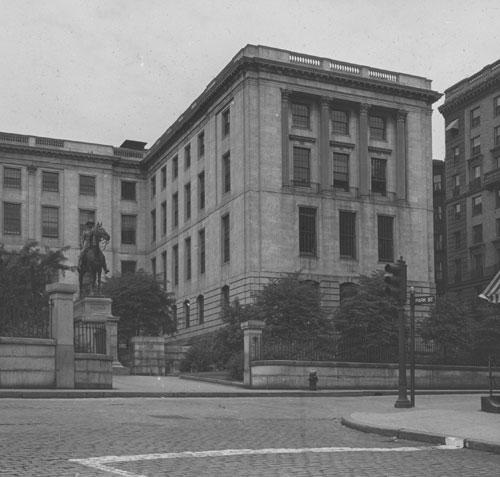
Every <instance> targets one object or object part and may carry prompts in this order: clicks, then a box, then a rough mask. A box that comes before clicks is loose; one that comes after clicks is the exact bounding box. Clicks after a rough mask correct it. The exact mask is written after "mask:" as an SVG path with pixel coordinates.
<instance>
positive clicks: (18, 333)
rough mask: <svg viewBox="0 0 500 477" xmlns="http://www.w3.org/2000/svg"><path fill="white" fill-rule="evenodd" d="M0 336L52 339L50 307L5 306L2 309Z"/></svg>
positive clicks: (0, 309) (0, 313) (0, 308)
mask: <svg viewBox="0 0 500 477" xmlns="http://www.w3.org/2000/svg"><path fill="white" fill-rule="evenodd" d="M0 336H3V337H9V338H12V337H15V338H50V308H49V305H45V306H43V305H42V306H40V305H39V304H38V305H36V304H33V305H24V306H23V305H19V306H18V305H5V306H2V307H0Z"/></svg>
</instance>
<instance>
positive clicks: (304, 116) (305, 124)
mask: <svg viewBox="0 0 500 477" xmlns="http://www.w3.org/2000/svg"><path fill="white" fill-rule="evenodd" d="M292 126H293V127H296V128H303V129H309V127H310V114H309V106H308V105H307V104H299V103H293V104H292Z"/></svg>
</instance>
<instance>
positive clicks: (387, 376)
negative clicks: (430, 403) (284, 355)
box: [251, 361, 489, 390]
mask: <svg viewBox="0 0 500 477" xmlns="http://www.w3.org/2000/svg"><path fill="white" fill-rule="evenodd" d="M251 369H252V383H251V387H252V388H254V389H308V388H309V381H308V378H309V373H311V372H313V371H314V372H316V373H317V375H318V382H317V388H318V389H381V390H382V389H397V388H398V365H397V364H372V363H335V362H324V361H253V362H252V368H251ZM407 377H408V385H409V377H410V371H409V368H408V371H407ZM488 383H489V381H488V369H487V368H486V367H471V366H437V365H418V366H416V367H415V388H416V389H487V388H488V385H489V384H488Z"/></svg>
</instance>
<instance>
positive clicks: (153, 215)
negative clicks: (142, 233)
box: [151, 209, 156, 242]
mask: <svg viewBox="0 0 500 477" xmlns="http://www.w3.org/2000/svg"><path fill="white" fill-rule="evenodd" d="M151 242H156V209H153V210H152V211H151Z"/></svg>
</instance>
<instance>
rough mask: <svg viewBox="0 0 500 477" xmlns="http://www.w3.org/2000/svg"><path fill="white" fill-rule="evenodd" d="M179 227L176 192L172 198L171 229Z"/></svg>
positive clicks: (177, 195)
mask: <svg viewBox="0 0 500 477" xmlns="http://www.w3.org/2000/svg"><path fill="white" fill-rule="evenodd" d="M178 226H179V194H178V193H177V192H176V193H175V194H174V195H173V196H172V227H173V228H174V229H175V228H176V227H178Z"/></svg>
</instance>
